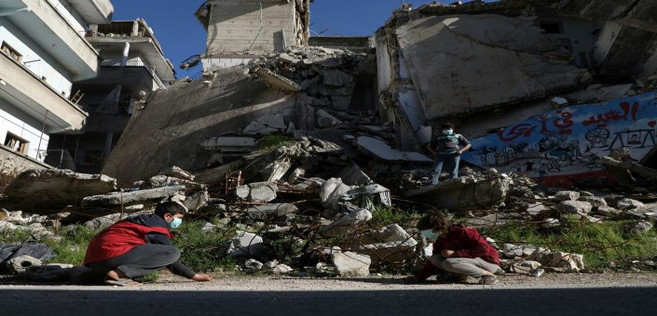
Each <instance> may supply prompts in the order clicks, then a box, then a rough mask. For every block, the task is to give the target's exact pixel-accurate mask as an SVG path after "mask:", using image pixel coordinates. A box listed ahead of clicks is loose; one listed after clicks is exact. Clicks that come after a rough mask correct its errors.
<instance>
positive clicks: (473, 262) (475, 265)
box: [405, 213, 500, 284]
mask: <svg viewBox="0 0 657 316" xmlns="http://www.w3.org/2000/svg"><path fill="white" fill-rule="evenodd" d="M417 228H418V229H419V230H420V231H421V233H422V235H424V236H425V237H427V238H428V239H431V240H435V242H434V243H433V255H432V256H431V261H430V262H427V263H426V264H425V265H424V267H423V268H422V269H420V271H418V273H416V274H415V275H414V276H410V277H408V278H406V279H405V281H406V282H408V283H414V282H420V281H424V280H426V279H427V278H428V277H430V276H431V275H434V274H436V273H438V272H440V271H445V272H451V273H453V274H455V275H456V276H457V277H458V278H459V279H461V280H465V278H467V277H468V276H472V277H475V278H480V283H482V284H492V283H494V282H495V281H496V280H497V278H496V277H495V273H496V272H497V271H498V270H500V257H499V254H498V253H497V250H495V248H493V247H491V246H490V245H489V244H488V243H487V242H486V240H485V239H484V238H483V237H481V235H479V232H477V230H476V229H473V228H466V227H464V226H463V225H454V224H452V223H450V221H449V219H448V218H447V217H446V216H444V215H442V214H440V213H438V214H433V215H427V216H425V217H423V218H422V219H420V221H419V222H418V224H417Z"/></svg>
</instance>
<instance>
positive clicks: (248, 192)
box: [235, 182, 278, 203]
mask: <svg viewBox="0 0 657 316" xmlns="http://www.w3.org/2000/svg"><path fill="white" fill-rule="evenodd" d="M276 192H278V186H277V185H276V183H274V182H253V183H249V184H246V185H241V186H238V187H237V188H235V194H236V195H237V197H238V198H240V199H242V200H244V201H249V202H256V203H266V202H271V201H273V200H275V199H276Z"/></svg>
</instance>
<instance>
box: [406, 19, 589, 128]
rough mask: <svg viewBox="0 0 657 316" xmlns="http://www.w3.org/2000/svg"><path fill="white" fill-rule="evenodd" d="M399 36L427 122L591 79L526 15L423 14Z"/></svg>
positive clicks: (539, 94) (550, 92) (525, 98)
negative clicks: (512, 16) (568, 61)
mask: <svg viewBox="0 0 657 316" xmlns="http://www.w3.org/2000/svg"><path fill="white" fill-rule="evenodd" d="M397 36H398V39H399V45H400V50H401V54H402V56H403V61H404V62H405V63H406V66H407V67H408V68H409V73H410V74H411V77H412V79H413V84H414V86H415V88H416V89H418V95H419V96H420V100H421V101H422V104H423V105H424V108H425V109H426V113H427V116H428V118H429V119H434V118H441V117H445V116H451V115H459V114H465V113H470V112H476V111H479V110H483V109H486V108H490V107H492V106H495V105H500V104H509V103H519V102H522V101H527V100H533V99H536V98H537V97H539V96H546V95H550V94H552V93H555V92H560V91H564V90H570V89H573V88H574V87H577V86H579V85H580V84H581V83H582V82H584V81H586V80H587V79H588V72H587V71H586V70H584V69H579V68H577V67H575V66H573V65H569V64H567V60H568V58H569V54H567V53H565V52H563V51H561V47H560V46H559V43H557V42H555V41H552V40H550V39H549V38H548V37H546V36H545V35H544V34H543V33H542V31H541V29H540V28H538V27H536V26H535V25H534V24H533V19H531V18H527V17H518V18H509V17H504V16H499V15H461V16H440V17H425V18H421V19H418V20H414V21H411V22H409V23H407V24H405V25H403V26H401V27H400V28H398V29H397ZM429 65H430V66H429Z"/></svg>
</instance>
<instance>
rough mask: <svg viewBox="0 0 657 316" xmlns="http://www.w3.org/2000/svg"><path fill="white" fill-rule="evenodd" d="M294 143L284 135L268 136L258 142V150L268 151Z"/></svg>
mask: <svg viewBox="0 0 657 316" xmlns="http://www.w3.org/2000/svg"><path fill="white" fill-rule="evenodd" d="M291 144H292V142H291V141H289V140H288V138H287V137H286V136H284V135H274V134H271V135H267V136H265V137H263V138H261V139H260V141H259V142H258V149H261V150H266V149H273V148H277V147H281V146H287V145H291Z"/></svg>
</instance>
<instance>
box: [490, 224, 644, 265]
mask: <svg viewBox="0 0 657 316" xmlns="http://www.w3.org/2000/svg"><path fill="white" fill-rule="evenodd" d="M635 224H636V221H633V220H624V221H607V222H603V223H599V224H595V223H590V222H586V221H579V220H574V219H571V220H569V221H567V222H566V223H563V225H562V226H561V227H560V228H559V229H552V230H546V229H544V228H542V227H540V226H539V225H536V224H533V223H525V224H522V225H518V224H517V223H516V224H508V225H503V226H498V227H494V228H490V229H481V231H482V233H484V234H485V235H487V236H489V237H491V238H493V239H495V241H496V242H497V244H498V245H500V246H501V245H502V244H504V243H512V244H526V245H533V246H540V247H544V248H548V249H551V250H553V251H563V252H573V253H579V254H582V255H584V262H585V264H586V265H587V267H589V268H592V269H600V268H607V267H609V264H610V262H615V263H617V264H619V265H623V264H625V265H628V264H629V262H630V261H632V260H646V259H654V258H655V257H657V232H655V230H651V231H649V232H645V233H636V232H634V231H633V227H634V225H635Z"/></svg>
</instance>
